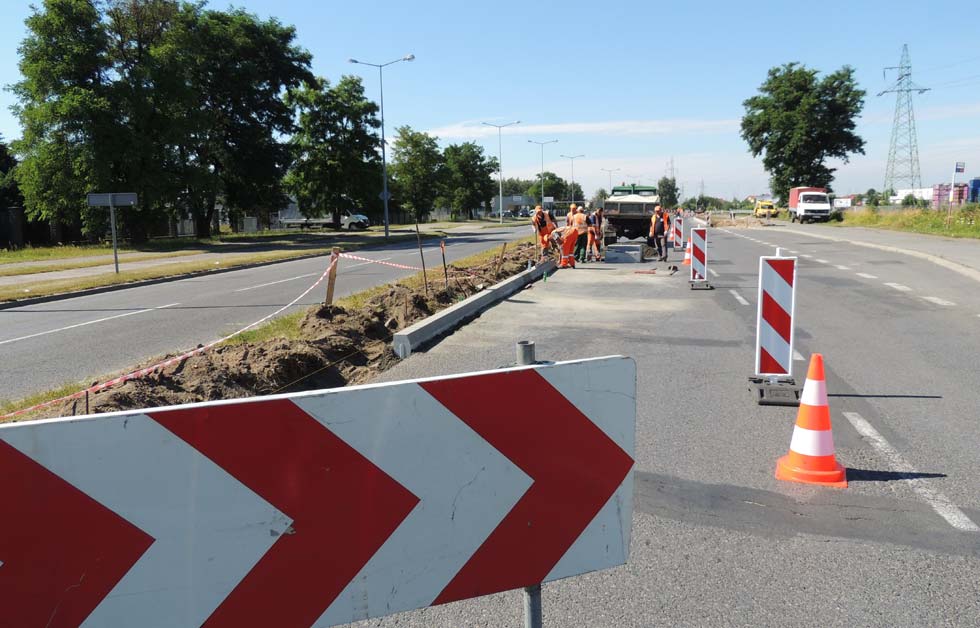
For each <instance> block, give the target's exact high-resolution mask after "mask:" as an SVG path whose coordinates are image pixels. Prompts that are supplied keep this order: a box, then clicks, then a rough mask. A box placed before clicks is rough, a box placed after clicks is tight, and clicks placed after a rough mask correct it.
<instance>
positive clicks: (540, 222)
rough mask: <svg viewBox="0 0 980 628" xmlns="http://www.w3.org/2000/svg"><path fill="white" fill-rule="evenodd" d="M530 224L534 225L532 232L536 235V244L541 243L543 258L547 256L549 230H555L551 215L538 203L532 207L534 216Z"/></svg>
mask: <svg viewBox="0 0 980 628" xmlns="http://www.w3.org/2000/svg"><path fill="white" fill-rule="evenodd" d="M531 224H532V225H534V232H535V233H536V234H537V235H538V244H540V245H541V259H542V260H544V259H545V257H547V251H548V245H549V244H550V242H551V232H552V231H554V230H555V223H554V221H552V220H551V216H549V215H548V213H547V212H545V211H544V208H543V207H541V206H540V205H538V206H537V207H535V208H534V217H533V218H531Z"/></svg>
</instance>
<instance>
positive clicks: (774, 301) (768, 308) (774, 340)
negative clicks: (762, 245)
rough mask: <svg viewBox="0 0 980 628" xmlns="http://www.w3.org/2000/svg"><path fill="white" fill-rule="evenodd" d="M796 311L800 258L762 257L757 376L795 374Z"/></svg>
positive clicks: (760, 264) (757, 329) (757, 326)
mask: <svg viewBox="0 0 980 628" xmlns="http://www.w3.org/2000/svg"><path fill="white" fill-rule="evenodd" d="M795 312H796V258H795V257H760V258H759V309H758V314H757V315H756V333H755V337H756V342H755V372H756V374H758V375H791V374H792V372H791V371H792V368H793V339H794V332H793V317H794V316H795Z"/></svg>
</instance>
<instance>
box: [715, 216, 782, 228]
mask: <svg viewBox="0 0 980 628" xmlns="http://www.w3.org/2000/svg"><path fill="white" fill-rule="evenodd" d="M771 224H772V222H771V221H769V220H763V219H761V218H756V217H755V216H736V217H735V220H732V219H731V218H729V217H728V216H712V217H711V226H712V227H733V228H735V229H751V228H753V227H768V226H770V225H771Z"/></svg>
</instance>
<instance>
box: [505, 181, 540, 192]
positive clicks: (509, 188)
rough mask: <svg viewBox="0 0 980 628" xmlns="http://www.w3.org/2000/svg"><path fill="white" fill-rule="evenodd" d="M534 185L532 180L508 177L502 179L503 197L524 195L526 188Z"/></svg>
mask: <svg viewBox="0 0 980 628" xmlns="http://www.w3.org/2000/svg"><path fill="white" fill-rule="evenodd" d="M532 185H534V179H518V178H514V177H508V178H505V179H504V196H516V195H518V194H524V193H526V192H527V190H528V188H529V187H531V186H532Z"/></svg>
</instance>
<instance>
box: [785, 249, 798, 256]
mask: <svg viewBox="0 0 980 628" xmlns="http://www.w3.org/2000/svg"><path fill="white" fill-rule="evenodd" d="M786 250H787V251H789V252H790V253H792V254H793V255H796V254H797V253H799V251H794V250H793V249H786Z"/></svg>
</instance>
